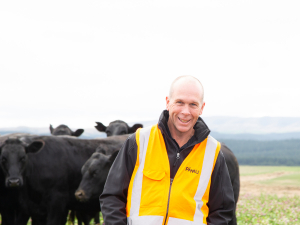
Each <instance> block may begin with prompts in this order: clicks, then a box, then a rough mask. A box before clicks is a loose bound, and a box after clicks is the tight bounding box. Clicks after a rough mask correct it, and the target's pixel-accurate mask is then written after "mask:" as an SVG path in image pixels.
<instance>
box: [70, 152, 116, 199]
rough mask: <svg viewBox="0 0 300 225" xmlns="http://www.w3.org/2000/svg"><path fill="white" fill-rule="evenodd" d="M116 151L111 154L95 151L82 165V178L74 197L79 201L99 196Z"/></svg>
mask: <svg viewBox="0 0 300 225" xmlns="http://www.w3.org/2000/svg"><path fill="white" fill-rule="evenodd" d="M117 154H118V151H116V152H114V153H113V154H112V155H104V154H102V153H99V152H95V153H94V154H93V155H92V156H91V157H90V158H89V159H88V160H87V161H86V163H85V164H84V165H83V166H82V168H81V173H82V179H81V182H80V184H79V187H78V189H77V190H76V192H75V197H76V198H77V199H78V200H79V201H88V200H90V199H92V198H99V195H100V194H101V193H102V191H103V188H104V184H105V181H106V178H107V175H108V172H109V169H110V167H111V165H112V164H113V162H114V160H115V158H116V156H117Z"/></svg>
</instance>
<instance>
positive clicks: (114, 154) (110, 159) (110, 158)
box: [109, 151, 119, 164]
mask: <svg viewBox="0 0 300 225" xmlns="http://www.w3.org/2000/svg"><path fill="white" fill-rule="evenodd" d="M118 153H119V151H115V152H114V153H113V154H111V156H110V157H109V162H110V163H111V164H113V162H114V161H115V159H116V157H117V155H118Z"/></svg>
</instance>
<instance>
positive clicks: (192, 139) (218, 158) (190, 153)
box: [100, 76, 234, 225]
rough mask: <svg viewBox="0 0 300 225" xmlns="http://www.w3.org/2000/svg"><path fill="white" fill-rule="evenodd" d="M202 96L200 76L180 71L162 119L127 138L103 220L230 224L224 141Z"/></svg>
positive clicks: (107, 190)
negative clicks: (210, 123)
mask: <svg viewBox="0 0 300 225" xmlns="http://www.w3.org/2000/svg"><path fill="white" fill-rule="evenodd" d="M203 96H204V91H203V87H202V84H201V83H200V81H198V80H197V79H196V78H194V77H192V76H181V77H178V78H177V79H175V80H174V82H173V83H172V85H171V88H170V93H169V96H168V97H166V108H167V110H165V111H163V113H162V114H161V116H160V119H159V122H158V124H157V125H155V126H153V127H150V128H143V129H139V130H138V131H137V132H136V133H135V134H133V135H131V136H130V137H129V138H128V139H127V141H126V142H125V144H124V145H123V147H122V148H121V150H120V152H119V154H118V156H117V158H116V160H115V162H114V164H113V165H112V167H111V169H110V172H109V175H108V178H107V180H106V184H105V187H104V191H103V193H102V195H101V197H100V203H101V210H102V213H103V216H104V222H105V225H121V224H132V225H148V224H149V225H152V224H153V225H158V224H159V225H160V224H162V225H164V224H169V225H173V224H174V225H175V224H176V225H177V224H178V225H185V224H186V225H187V224H189V225H192V224H209V225H220V224H228V222H229V221H230V220H231V218H232V215H233V209H234V197H233V190H232V186H231V183H230V178H229V174H228V170H227V166H226V163H225V159H224V156H223V154H222V152H220V143H219V142H217V141H216V140H215V139H213V138H212V137H211V136H209V133H210V130H209V129H208V127H207V126H206V124H205V123H204V121H203V120H202V119H201V118H200V117H199V116H200V115H201V114H202V111H203V108H204V106H205V103H204V101H203Z"/></svg>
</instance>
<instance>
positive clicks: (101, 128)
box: [95, 122, 107, 132]
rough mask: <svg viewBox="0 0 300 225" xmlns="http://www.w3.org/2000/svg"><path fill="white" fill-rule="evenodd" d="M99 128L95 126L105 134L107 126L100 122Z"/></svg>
mask: <svg viewBox="0 0 300 225" xmlns="http://www.w3.org/2000/svg"><path fill="white" fill-rule="evenodd" d="M96 124H97V126H95V128H96V129H97V130H98V131H100V132H105V131H106V128H107V127H106V126H104V125H103V124H102V123H100V122H96Z"/></svg>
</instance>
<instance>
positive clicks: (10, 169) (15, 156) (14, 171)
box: [0, 138, 45, 187]
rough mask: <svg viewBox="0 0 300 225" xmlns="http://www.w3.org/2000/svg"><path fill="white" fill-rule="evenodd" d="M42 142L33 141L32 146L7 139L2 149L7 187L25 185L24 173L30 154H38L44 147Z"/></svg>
mask: <svg viewBox="0 0 300 225" xmlns="http://www.w3.org/2000/svg"><path fill="white" fill-rule="evenodd" d="M44 144H45V143H44V142H43V141H42V140H36V141H32V142H31V143H30V144H27V143H25V142H22V141H20V139H17V138H13V139H7V140H6V141H5V142H4V144H3V145H2V146H1V147H0V164H1V167H2V169H3V172H4V174H5V185H6V186H7V187H21V186H22V185H23V183H24V182H23V175H22V174H23V172H24V170H25V168H26V165H27V161H28V156H27V154H28V153H36V152H38V151H39V150H41V149H42V148H43V146H44Z"/></svg>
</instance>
